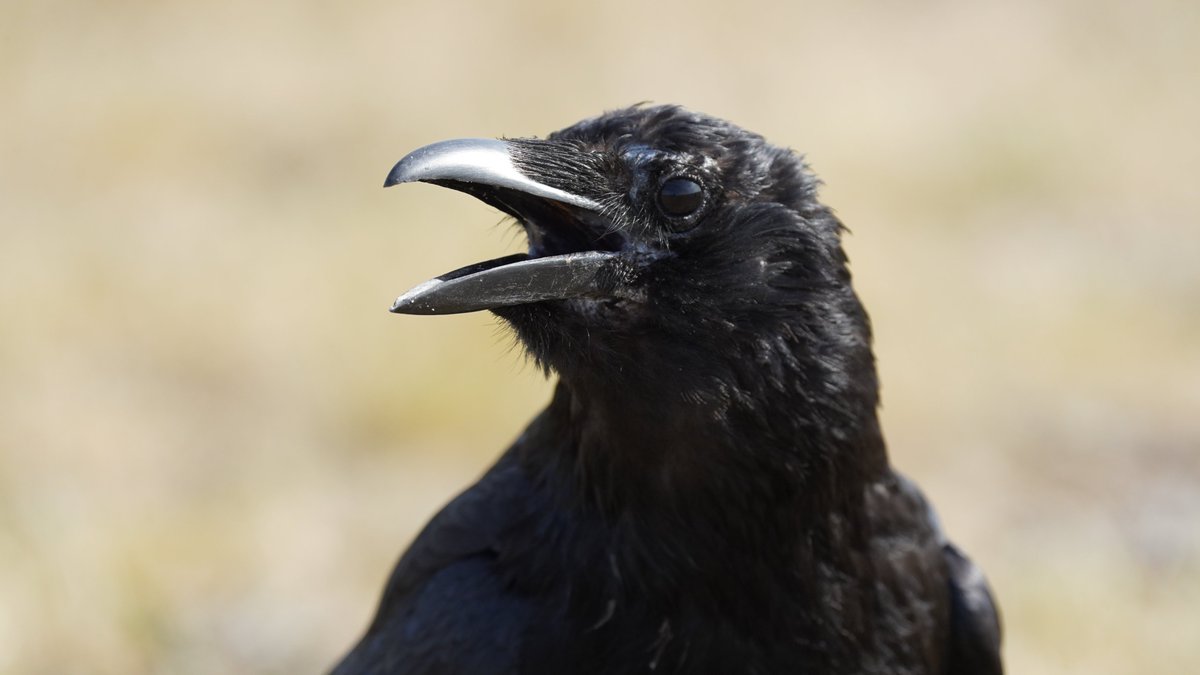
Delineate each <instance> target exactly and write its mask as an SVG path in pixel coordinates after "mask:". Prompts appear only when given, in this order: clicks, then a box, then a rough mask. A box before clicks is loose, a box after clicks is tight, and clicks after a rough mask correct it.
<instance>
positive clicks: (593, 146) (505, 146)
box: [385, 106, 875, 415]
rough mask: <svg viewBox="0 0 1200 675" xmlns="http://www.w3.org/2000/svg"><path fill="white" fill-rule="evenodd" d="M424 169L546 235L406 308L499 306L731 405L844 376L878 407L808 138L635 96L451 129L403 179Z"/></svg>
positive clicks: (614, 373) (861, 320) (586, 357)
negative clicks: (494, 130)
mask: <svg viewBox="0 0 1200 675" xmlns="http://www.w3.org/2000/svg"><path fill="white" fill-rule="evenodd" d="M412 181H423V182H427V183H434V184H438V185H443V186H446V187H450V188H453V189H456V190H460V191H463V192H466V193H468V194H471V195H473V196H475V197H477V198H479V199H481V200H483V201H484V202H486V203H488V204H490V205H492V206H494V207H496V208H498V209H500V210H501V211H503V212H505V213H506V214H508V215H510V216H512V217H513V218H515V219H516V220H517V221H518V222H519V223H520V224H521V226H522V227H523V228H524V230H525V233H526V235H527V237H528V241H529V248H528V252H527V253H523V254H518V255H513V256H507V257H504V258H499V259H496V260H491V261H487V262H481V263H476V264H473V265H469V266H467V267H463V268H461V269H459V270H455V271H453V272H449V273H447V274H444V275H442V276H440V277H437V278H435V279H432V280H430V281H427V282H425V283H423V284H420V285H418V286H417V287H415V288H413V289H412V290H410V291H408V292H407V293H405V294H404V295H401V296H400V297H399V298H398V299H397V300H396V302H395V305H394V306H393V308H392V311H393V312H398V313H406V314H446V313H456V312H470V311H477V310H484V309H487V310H491V311H492V312H494V313H495V314H497V315H498V316H500V317H501V318H502V319H504V320H505V321H507V322H508V323H509V324H511V325H512V326H513V328H514V329H515V331H516V333H517V335H518V336H519V338H520V340H521V341H522V342H523V343H524V344H525V346H526V348H527V349H528V351H529V352H530V354H531V355H532V356H533V357H534V358H535V359H536V360H537V361H538V362H539V363H540V364H541V365H543V366H544V367H546V368H547V369H552V370H555V371H558V372H559V373H560V374H561V375H562V376H563V378H564V379H568V378H569V379H572V380H577V381H578V380H588V381H591V382H592V383H594V384H596V385H597V386H605V385H612V387H613V388H615V389H618V390H622V391H626V392H628V391H639V392H653V393H652V394H648V395H654V396H666V397H669V398H672V399H678V400H681V401H684V402H686V403H690V404H697V403H710V404H712V405H714V406H718V407H725V406H728V405H729V404H730V402H731V401H734V400H736V399H738V398H739V397H757V396H770V395H779V394H787V395H800V396H810V397H826V398H828V397H829V395H830V394H832V393H834V392H833V391H832V390H833V389H837V388H841V389H861V390H862V391H855V392H849V391H843V392H842V393H843V394H850V393H853V394H855V395H856V396H858V397H860V398H861V397H866V399H867V400H864V401H861V403H862V405H863V406H865V407H866V408H869V409H870V410H871V413H870V414H871V415H873V414H874V413H873V409H874V404H875V393H874V386H875V385H874V382H875V379H874V366H873V361H872V358H871V355H870V346H869V329H868V325H867V320H866V315H865V314H864V312H863V311H862V308H861V306H860V305H859V303H858V300H857V298H856V297H855V296H854V293H853V291H852V290H851V288H850V276H849V273H848V271H847V268H846V259H845V256H844V255H843V252H842V248H841V241H840V237H841V230H842V228H841V225H840V224H839V222H838V221H837V219H836V218H835V217H834V216H833V214H832V213H831V211H830V210H829V209H828V208H826V207H825V206H823V205H821V204H820V203H819V202H818V201H817V199H816V187H817V185H818V181H817V180H816V179H815V178H814V177H813V176H812V174H811V173H810V172H809V171H808V170H807V168H806V166H805V164H804V162H803V160H802V159H801V158H800V157H799V156H798V155H796V154H795V153H793V152H792V151H790V150H788V149H785V148H781V147H777V146H774V145H771V144H769V143H768V142H766V141H765V140H764V139H763V138H762V137H761V136H759V135H757V134H754V133H751V132H748V131H745V130H743V129H741V128H739V127H737V126H735V125H733V124H730V123H728V122H725V121H722V120H719V119H716V118H713V117H709V116H705V115H702V114H698V113H695V112H691V111H688V110H686V109H684V108H680V107H676V106H656V107H645V106H635V107H633V108H627V109H623V110H617V111H612V112H608V113H605V114H603V115H600V116H598V117H594V118H591V119H587V120H584V121H582V122H579V123H577V124H575V125H573V126H571V127H568V128H566V129H563V130H562V131H559V132H556V133H553V134H551V135H550V136H549V137H547V138H546V139H529V138H521V139H509V140H490V139H489V140H485V139H461V140H452V141H444V142H441V143H434V144H432V145H429V146H426V147H423V148H420V149H418V150H416V151H414V152H412V153H410V154H409V155H408V156H406V157H405V158H403V159H402V160H400V162H399V163H397V164H396V166H395V168H393V169H392V171H391V173H390V174H389V176H388V178H387V181H386V183H385V185H395V184H398V183H406V182H412ZM864 373H865V374H866V376H867V377H866V381H865V382H864V380H863V378H862V377H861V376H862V375H864ZM631 384H637V385H638V386H635V387H631V386H630V385H631ZM826 390H828V391H826Z"/></svg>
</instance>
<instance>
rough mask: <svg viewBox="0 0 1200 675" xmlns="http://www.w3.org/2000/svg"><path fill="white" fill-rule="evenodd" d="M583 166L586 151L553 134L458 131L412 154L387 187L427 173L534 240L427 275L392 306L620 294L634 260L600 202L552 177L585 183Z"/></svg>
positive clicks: (417, 309)
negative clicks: (517, 249) (508, 136)
mask: <svg viewBox="0 0 1200 675" xmlns="http://www.w3.org/2000/svg"><path fill="white" fill-rule="evenodd" d="M567 173H569V175H566V174H567ZM586 174H587V169H586V162H584V161H583V156H582V155H581V153H580V151H579V150H577V149H575V148H572V147H569V146H564V145H563V144H560V143H554V142H551V141H537V140H526V139H521V140H519V141H499V140H492V139H482V138H480V139H476V138H468V139H456V140H450V141H442V142H440V143H434V144H432V145H427V146H425V147H423V148H419V149H417V150H414V151H413V152H411V153H409V154H408V155H407V156H406V157H404V159H401V160H400V161H399V162H398V163H397V164H396V166H395V167H394V168H393V169H392V171H391V173H389V174H388V177H387V180H386V181H385V182H384V187H388V186H391V185H396V184H398V183H410V182H414V181H422V182H426V183H434V184H437V185H443V186H446V187H450V188H453V189H456V190H460V191H463V192H466V193H468V194H471V195H473V196H475V197H477V198H479V199H481V200H483V201H484V202H487V203H488V204H491V205H492V206H495V207H497V208H499V209H501V210H502V211H504V212H505V213H508V214H509V215H511V216H513V217H515V218H517V219H518V220H519V221H520V222H521V224H522V225H523V226H524V227H525V231H526V233H527V235H528V236H529V243H530V248H529V253H527V254H526V253H521V254H517V255H510V256H505V257H503V258H497V259H495V260H488V261H485V262H479V263H475V264H473V265H468V266H466V267H463V268H461V269H457V270H454V271H453V272H448V273H446V274H443V275H441V276H439V277H436V278H434V279H430V280H429V281H426V282H424V283H422V284H419V285H417V286H416V287H414V288H412V289H411V290H409V291H408V292H407V293H405V294H403V295H401V296H400V297H399V298H397V299H396V302H395V303H394V304H393V305H392V310H391V311H393V312H397V313H401V314H456V313H461V312H474V311H478V310H481V309H495V308H498V307H510V306H513V305H524V304H529V303H534V302H543V301H547V300H566V299H571V298H587V297H592V298H600V297H611V296H612V295H614V294H616V293H618V292H619V289H618V287H619V286H620V285H621V284H622V283H626V282H628V281H629V280H630V278H631V276H632V275H633V271H632V270H633V268H632V267H631V266H630V263H631V261H630V260H627V259H626V256H625V255H624V254H623V253H622V248H623V247H622V240H621V238H620V237H619V235H616V234H614V233H613V232H612V231H611V228H610V227H608V226H607V225H606V223H605V222H604V218H603V216H602V214H601V206H600V204H599V203H597V202H596V201H594V200H593V199H591V198H589V197H586V196H584V195H581V194H578V192H579V190H570V189H564V188H563V187H557V186H555V185H552V184H550V183H552V182H553V183H558V184H560V185H564V186H569V185H580V184H581V181H586V180H587V175H586ZM534 176H537V177H536V178H535V177H534ZM547 179H551V180H547Z"/></svg>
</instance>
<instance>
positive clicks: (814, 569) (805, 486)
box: [334, 106, 1001, 675]
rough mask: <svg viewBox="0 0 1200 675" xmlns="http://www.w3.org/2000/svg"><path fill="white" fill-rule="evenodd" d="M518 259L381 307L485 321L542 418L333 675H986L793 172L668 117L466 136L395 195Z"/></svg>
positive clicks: (796, 165)
mask: <svg viewBox="0 0 1200 675" xmlns="http://www.w3.org/2000/svg"><path fill="white" fill-rule="evenodd" d="M410 181H424V182H428V183H435V184H438V185H444V186H446V187H451V188H454V189H456V190H461V191H463V192H466V193H468V194H471V195H474V196H475V197H477V198H479V199H481V200H483V201H484V202H487V203H488V204H491V205H492V206H495V207H496V208H498V209H500V210H501V211H503V212H505V213H506V214H508V215H510V216H512V217H513V218H515V219H516V220H517V221H518V222H519V223H520V224H521V225H522V226H523V227H524V229H525V232H526V234H527V235H528V238H529V252H528V254H520V255H514V256H508V257H505V258H500V259H497V260H492V261H488V262H482V263H478V264H475V265H471V266H469V267H464V268H462V269H460V270H457V271H454V272H450V273H448V274H445V275H443V276H441V277H438V278H437V279H434V280H431V281H428V282H426V283H424V284H422V285H420V286H417V287H416V288H414V289H413V290H411V291H409V292H408V293H406V294H404V295H402V296H400V298H399V299H397V301H396V304H395V306H394V307H393V308H392V311H395V312H401V313H408V314H445V313H453V312H470V311H476V310H481V309H488V310H491V311H492V312H494V313H495V314H496V315H497V316H499V317H500V318H501V319H502V320H503V321H505V322H507V323H508V324H509V325H510V326H511V327H512V329H513V330H514V331H515V333H516V335H517V336H518V338H519V339H520V341H521V343H523V344H524V346H525V348H526V349H527V350H528V352H529V354H530V355H531V356H532V358H533V359H535V360H536V362H537V363H538V364H540V365H541V366H542V367H543V368H545V369H546V370H547V371H553V372H554V373H557V374H558V376H559V381H558V384H557V387H556V389H555V392H554V395H553V399H552V400H551V402H550V404H549V406H548V407H547V408H546V410H545V411H543V412H542V413H541V414H540V415H539V416H538V417H537V418H536V419H535V420H534V421H533V422H532V423H531V424H530V425H529V427H528V428H527V429H526V430H525V432H524V433H522V435H521V436H520V438H518V439H517V441H516V442H515V443H514V444H513V446H512V447H511V448H509V449H508V451H507V452H505V453H504V455H503V456H502V457H501V458H500V459H499V461H498V462H497V463H496V464H495V465H494V466H493V467H492V468H491V469H490V470H489V471H488V472H487V473H486V475H484V476H483V478H482V479H480V481H479V482H478V483H477V484H476V485H475V486H473V487H471V488H470V489H468V490H467V491H466V492H464V493H463V494H461V495H460V496H459V497H458V498H456V499H455V500H454V501H452V502H451V503H450V504H449V505H448V506H446V508H445V509H444V510H443V511H442V512H441V513H439V514H438V515H437V516H436V517H435V518H434V519H433V520H432V521H431V522H430V523H429V525H428V526H427V527H426V528H425V530H424V532H422V533H421V535H420V536H419V537H418V538H417V539H416V541H415V542H414V543H413V544H412V547H411V548H410V549H409V550H408V552H407V553H406V554H405V555H404V556H403V558H402V559H401V560H400V562H399V564H398V565H397V566H396V569H395V571H394V572H393V573H392V576H391V578H390V580H389V581H388V584H387V587H386V589H385V590H384V593H383V598H382V601H381V603H380V606H379V609H378V613H377V615H376V616H375V619H374V621H373V622H372V623H371V625H370V627H369V629H368V630H367V633H366V635H365V636H364V637H363V638H362V640H361V641H360V642H359V643H358V645H357V646H356V647H355V648H354V649H353V650H352V651H351V652H350V654H349V655H347V656H346V657H345V659H344V660H343V661H342V662H341V664H340V665H339V666H337V668H336V669H335V671H334V672H335V673H338V674H347V673H404V674H443V673H446V674H449V673H464V674H472V675H487V674H491V673H530V674H544V673H545V674H557V673H565V674H573V673H578V674H586V673H605V674H618V673H656V674H657V673H713V674H717V673H720V674H728V673H751V674H775V673H820V674H828V673H903V674H907V673H914V674H915V673H945V674H953V675H959V674H965V673H979V674H987V675H990V674H993V673H1000V672H1001V663H1000V655H999V650H1000V628H999V621H998V617H997V614H996V610H995V607H994V604H993V601H992V598H991V595H990V593H989V590H988V587H987V583H986V581H985V580H984V578H983V575H982V574H981V573H980V571H979V570H978V569H977V568H976V567H975V566H974V565H973V564H972V563H971V562H970V561H969V560H968V559H967V558H966V557H964V556H963V554H962V553H961V552H959V551H958V550H957V549H956V548H954V546H953V545H952V544H950V543H949V542H948V541H947V540H946V538H945V536H944V535H943V534H942V532H941V531H940V529H939V527H938V523H937V519H936V517H935V515H934V514H933V511H932V510H931V508H930V506H929V505H928V504H927V503H926V501H925V499H924V498H923V497H922V495H921V493H920V491H919V490H918V489H917V487H916V486H915V485H914V484H913V483H911V482H909V481H908V480H906V479H905V478H903V477H901V476H900V475H898V474H896V473H895V472H894V471H893V470H892V469H891V467H890V466H889V464H888V459H887V455H886V451H885V448H884V441H883V437H882V435H881V433H880V428H879V423H878V420H877V417H876V407H877V405H878V384H877V381H876V374H875V364H874V357H873V355H872V352H871V334H870V327H869V324H868V320H867V315H866V313H865V312H864V310H863V308H862V305H861V304H860V303H859V300H858V298H857V297H856V296H855V293H854V291H853V289H852V288H851V284H850V273H849V271H848V270H847V266H846V257H845V254H844V253H843V251H842V247H841V232H842V229H843V228H842V226H841V224H840V223H839V222H838V220H837V218H835V217H834V215H833V213H832V212H831V211H830V210H829V209H828V208H827V207H825V206H823V205H821V204H820V203H819V202H818V201H817V197H816V190H817V184H818V181H817V180H816V179H815V178H814V177H813V175H812V174H811V173H809V171H808V169H807V167H806V166H805V164H804V163H803V161H802V159H801V158H800V157H798V156H797V155H796V154H794V153H792V152H791V151H789V150H787V149H784V148H779V147H776V146H773V145H770V144H768V143H767V142H766V141H764V140H763V138H762V137H760V136H758V135H755V134H752V133H749V132H747V131H744V130H742V129H740V128H738V127H736V126H734V125H732V124H730V123H728V122H724V121H721V120H718V119H714V118H712V117H707V116H705V115H701V114H697V113H694V112H690V111H687V110H685V109H682V108H679V107H674V106H662V107H643V106H638V107H633V108H628V109H624V110H618V111H614V112H609V113H606V114H603V115H600V116H598V117H595V118H592V119H588V120H585V121H583V122H580V123H578V124H575V125H574V126H571V127H569V128H567V129H564V130H562V131H559V132H557V133H554V134H551V135H550V136H549V138H547V139H546V140H538V139H513V140H506V141H495V140H479V139H468V140H455V141H446V142H442V143H435V144H433V145H430V146H427V147H424V148H421V149H419V150H417V151H415V152H413V153H411V154H410V155H408V156H407V157H405V158H404V159H402V160H401V161H400V162H399V163H398V164H397V165H396V167H395V168H394V169H393V170H392V172H391V174H390V175H389V176H388V178H387V182H386V185H394V184H397V183H405V182H410Z"/></svg>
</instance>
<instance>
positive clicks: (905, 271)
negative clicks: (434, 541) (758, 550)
mask: <svg viewBox="0 0 1200 675" xmlns="http://www.w3.org/2000/svg"><path fill="white" fill-rule="evenodd" d="M1197 36H1200V5H1198V4H1197V3H1194V2H1174V1H1170V0H1150V1H1147V2H1138V3H1134V2H1119V1H1117V0H1100V1H1091V2H1085V1H1083V0H1079V1H1075V2H1042V1H1040V0H1015V1H1012V2H1005V3H1000V2H995V3H986V2H977V3H968V2H937V1H933V0H925V1H922V2H910V3H881V2H867V1H865V0H851V1H848V2H838V3H820V4H811V5H806V4H803V3H782V2H781V3H762V2H687V3H683V2H679V3H660V2H641V3H638V2H603V3H586V4H584V3H579V4H576V3H559V2H548V1H545V2H525V3H501V2H482V1H479V2H470V3H461V2H423V3H414V2H405V1H403V0H393V1H391V2H353V3H349V2H348V3H331V2H316V1H311V2H284V1H282V0H266V1H262V2H244V1H234V0H204V1H201V0H190V1H174V2H172V1H165V2H150V1H148V0H146V1H124V2H103V3H101V2H84V1H81V0H75V1H72V0H37V1H35V0H16V1H15V2H14V1H13V0H7V1H6V2H4V3H3V4H2V5H0V672H4V673H17V674H24V673H32V674H40V673H47V674H49V673H54V674H57V673H105V674H107V673H187V674H190V673H235V672H236V673H242V672H264V673H293V672H313V671H316V670H319V669H322V668H324V667H326V666H327V665H328V664H329V663H330V662H332V661H333V660H334V659H335V658H336V657H337V656H338V655H339V654H340V653H341V652H342V650H344V649H345V648H346V647H348V646H349V645H350V643H351V642H352V640H354V639H355V637H356V636H357V635H358V634H359V633H360V631H361V630H362V628H363V627H364V625H365V623H366V621H367V619H368V617H369V615H370V613H371V612H372V611H373V608H374V603H375V600H376V597H377V593H378V591H379V590H380V587H381V585H382V582H383V580H384V576H385V574H386V572H387V571H388V569H389V568H390V565H391V563H392V562H393V560H394V558H395V556H396V555H397V554H398V553H399V552H400V550H401V548H402V547H403V546H404V545H405V543H406V542H407V541H408V539H409V538H410V537H411V536H412V535H413V533H414V531H415V529H416V528H417V527H419V526H420V524H421V523H422V522H423V521H424V520H425V519H426V518H427V517H428V516H429V515H430V513H431V512H433V511H434V510H435V509H436V508H437V507H438V506H439V505H440V504H441V503H443V502H444V501H445V500H446V499H447V498H448V497H449V496H450V495H451V494H452V493H453V492H454V491H455V490H457V489H459V488H461V487H462V486H464V485H466V484H467V483H469V482H470V481H471V480H472V478H473V477H474V476H475V475H476V474H477V473H478V472H479V471H480V470H481V469H482V468H483V467H484V466H485V465H486V464H487V463H488V462H489V461H490V460H491V458H493V457H494V456H495V455H496V454H497V452H498V451H500V450H501V449H502V448H503V447H504V446H505V445H506V444H507V443H508V441H509V440H510V439H511V438H512V437H513V436H514V435H515V434H516V433H517V432H518V431H519V429H520V428H521V427H522V425H523V423H524V422H525V420H526V419H528V418H529V417H530V416H531V415H532V414H533V413H534V412H535V411H536V410H537V409H538V407H539V406H540V405H541V404H542V403H543V402H544V401H545V400H546V398H547V395H548V391H549V384H548V383H547V382H546V381H544V380H543V378H542V377H541V376H540V375H539V374H538V373H537V371H536V369H535V368H532V367H530V366H528V365H525V364H524V363H523V359H522V357H521V355H520V354H519V352H518V351H517V350H515V349H513V348H512V344H511V340H510V338H509V337H508V336H507V335H505V334H504V333H503V332H502V331H499V330H498V329H497V328H496V327H495V322H494V321H493V320H492V319H491V318H490V317H489V316H487V315H485V314H476V315H467V316H462V317H455V318H420V317H400V316H392V315H390V314H388V313H387V311H386V309H387V307H388V304H389V302H390V300H391V299H392V297H393V296H395V295H396V294H398V293H399V292H401V291H403V290H405V288H407V287H408V286H410V285H412V284H414V283H416V282H418V281H421V280H423V279H424V278H426V277H429V276H432V275H435V274H439V273H441V272H444V271H446V270H448V269H451V268H453V267H457V266H459V265H461V264H465V263H467V262H471V261H474V260H478V259H482V258H487V257H494V256H498V255H501V254H503V253H505V252H509V251H513V250H517V249H519V248H520V246H521V244H522V239H521V237H520V236H519V234H517V233H516V232H514V231H513V229H512V228H511V227H510V226H508V225H501V226H496V223H497V222H498V221H499V220H500V219H499V217H498V216H497V214H495V213H494V212H492V211H490V210H489V209H487V208H486V207H484V206H482V205H480V204H477V203H475V202H473V201H472V200H470V199H469V198H467V197H465V196H463V195H459V194H456V193H452V192H448V191H441V190H439V189H437V188H433V187H429V186H406V187H403V188H397V189H394V190H388V191H384V190H382V189H380V187H379V186H380V183H381V182H382V179H383V177H384V175H385V173H386V172H387V170H388V169H389V168H390V167H391V165H392V163H393V162H394V161H395V160H396V159H398V158H399V157H400V156H402V155H403V154H404V153H405V152H407V151H408V150H410V149H412V148H414V147H416V146H418V145H421V144H424V143H427V142H431V141H434V140H439V139H442V138H448V137H456V136H499V135H510V136H518V135H534V134H542V133H545V132H548V131H550V130H553V129H556V128H558V127H561V126H565V125H566V124H568V123H570V122H573V121H575V120H577V119H579V118H581V117H584V116H588V115H591V114H595V113H597V112H599V111H601V110H604V109H607V108H614V107H618V106H623V105H627V104H630V103H633V102H637V101H642V100H652V101H656V102H679V103H683V104H686V105H688V106H691V107H694V108H697V109H700V110H704V111H706V112H709V113H712V114H716V115H719V116H722V117H727V118H729V119H732V120H734V121H736V122H738V123H740V124H741V125H743V126H745V127H747V128H750V129H753V130H755V131H759V132H761V133H763V134H765V135H766V136H767V137H768V138H770V139H772V140H774V141H775V142H777V143H780V144H784V145H789V146H791V147H794V148H797V149H798V150H802V151H804V152H805V153H807V155H808V158H809V159H810V161H811V163H812V164H813V166H814V167H815V169H816V170H817V171H818V172H819V173H820V174H821V175H822V177H823V178H824V179H825V181H826V182H827V184H828V187H827V188H826V189H825V191H824V195H825V198H826V200H827V202H828V203H830V204H831V205H833V206H834V207H835V208H836V209H837V211H838V213H839V214H840V215H841V216H842V218H843V219H844V220H845V222H846V223H847V225H848V226H849V227H850V228H851V229H852V230H853V235H852V236H850V237H849V239H848V244H847V245H848V247H849V251H850V255H851V258H852V261H853V270H854V273H855V276H856V280H857V283H858V288H859V290H860V292H861V294H862V295H863V297H864V299H865V301H866V303H867V305H868V307H869V309H870V310H871V312H872V316H873V318H874V322H875V327H876V338H877V340H876V342H877V351H878V354H879V357H880V368H881V372H882V378H883V382H884V390H883V399H884V410H883V417H884V423H885V427H886V431H887V435H888V438H889V440H890V445H891V449H892V456H893V459H894V460H895V462H896V464H897V465H898V466H900V467H902V468H903V469H904V470H905V471H906V472H907V473H909V474H910V475H911V476H913V477H914V478H916V479H917V480H918V481H920V482H921V483H922V484H923V485H924V486H925V488H926V490H927V491H928V492H929V494H930V495H931V496H932V498H933V499H934V501H935V502H936V504H937V505H938V507H939V509H940V511H941V514H942V517H943V519H944V521H945V523H946V525H947V527H948V529H949V531H950V532H951V533H952V535H953V536H954V537H955V539H956V540H958V541H959V542H960V543H962V544H963V545H964V546H965V548H966V549H967V550H968V551H969V552H970V553H971V554H972V555H973V556H974V557H975V558H976V559H977V560H978V561H980V563H981V564H982V565H983V566H984V567H985V568H986V570H987V571H988V573H989V575H990V576H991V579H992V582H993V584H994V586H995V589H996V592H997V594H998V596H999V599H1000V602H1001V605H1002V607H1003V610H1004V617H1005V622H1006V624H1007V638H1006V648H1005V651H1006V656H1007V659H1008V662H1009V664H1010V670H1011V672H1013V673H1028V674H1042V673H1045V674H1050V673H1055V674H1058V673H1096V672H1110V673H1131V674H1132V673H1189V672H1200V609H1198V607H1200V456H1198V453H1200V223H1198V215H1200V187H1198V184H1200V131H1198V127H1200V125H1198V124H1197V120H1200V47H1198V45H1200V41H1198V37H1197Z"/></svg>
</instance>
